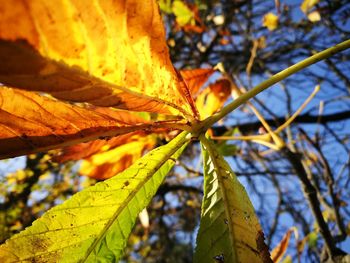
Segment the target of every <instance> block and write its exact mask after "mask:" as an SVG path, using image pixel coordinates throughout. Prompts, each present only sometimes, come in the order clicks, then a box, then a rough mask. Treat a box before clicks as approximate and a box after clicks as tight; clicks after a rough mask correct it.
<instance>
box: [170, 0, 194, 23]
mask: <svg viewBox="0 0 350 263" xmlns="http://www.w3.org/2000/svg"><path fill="white" fill-rule="evenodd" d="M172 10H173V13H174V15H175V17H176V22H177V23H178V24H179V25H180V26H184V25H187V24H190V25H194V24H195V19H194V14H193V12H192V10H191V9H190V8H189V7H188V6H187V5H186V4H185V3H184V1H182V0H175V1H174V2H173V5H172Z"/></svg>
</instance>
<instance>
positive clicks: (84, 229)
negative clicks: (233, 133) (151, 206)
mask: <svg viewBox="0 0 350 263" xmlns="http://www.w3.org/2000/svg"><path fill="white" fill-rule="evenodd" d="M186 137H187V134H186V133H183V134H181V135H179V136H178V137H176V138H175V139H174V140H172V141H171V142H170V143H169V144H168V145H165V146H162V147H159V148H157V149H155V150H153V151H151V152H150V153H148V154H147V155H145V156H144V157H143V158H142V159H140V160H139V161H138V162H137V163H135V164H134V165H132V166H131V167H130V168H129V169H127V170H125V171H124V172H123V173H121V174H119V175H118V176H115V177H113V178H111V179H109V180H106V181H104V182H101V183H98V184H96V185H95V186H92V187H89V188H87V189H85V190H83V191H82V192H79V193H78V194H76V195H74V196H73V197H72V198H71V199H69V200H67V201H66V202H64V203H63V204H62V205H58V206H56V207H55V208H53V209H51V210H49V211H48V212H46V213H45V214H44V215H43V216H42V217H41V218H40V219H38V220H36V221H35V222H34V223H33V225H32V226H31V227H29V228H27V229H26V230H24V231H22V232H21V233H20V234H18V235H15V236H13V237H12V238H11V239H9V240H7V241H6V243H5V244H4V245H2V246H0V262H4V263H6V262H19V261H22V262H23V261H27V262H42V261H45V262H118V259H119V257H120V256H121V254H122V252H123V249H124V246H125V244H126V242H127V239H128V236H129V234H130V231H131V229H132V227H133V225H134V223H135V220H136V218H137V216H138V214H139V213H140V212H141V211H142V210H143V209H144V207H146V206H147V204H148V203H149V202H150V200H151V198H152V196H153V195H154V194H155V193H156V191H157V189H158V187H159V185H160V184H161V183H162V181H163V179H164V177H165V176H166V174H167V173H168V172H169V170H170V169H171V167H172V166H173V165H174V163H175V159H176V158H177V157H178V156H179V154H180V153H181V151H182V149H183V145H184V144H185V143H186V141H187V139H186Z"/></svg>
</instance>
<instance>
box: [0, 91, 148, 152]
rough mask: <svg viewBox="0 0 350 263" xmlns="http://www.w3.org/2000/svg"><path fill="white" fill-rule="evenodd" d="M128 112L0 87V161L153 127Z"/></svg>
mask: <svg viewBox="0 0 350 263" xmlns="http://www.w3.org/2000/svg"><path fill="white" fill-rule="evenodd" d="M129 115H130V114H129V113H127V112H116V113H115V114H108V115H107V114H104V113H100V112H98V110H91V109H88V108H83V107H78V106H74V105H71V104H68V103H64V102H61V101H56V100H53V99H50V98H48V97H44V96H40V95H38V94H35V93H32V92H28V91H23V90H17V89H12V88H7V87H0V158H9V157H14V156H18V155H23V154H29V153H34V152H41V151H47V150H50V149H55V148H61V147H65V146H69V145H73V144H76V143H81V142H85V141H89V140H95V139H98V138H99V137H111V136H116V135H119V134H124V133H128V132H133V131H135V130H140V129H152V128H153V127H154V126H153V125H154V124H152V123H146V122H142V121H141V120H140V118H135V119H134V121H132V118H131V117H130V116H129Z"/></svg>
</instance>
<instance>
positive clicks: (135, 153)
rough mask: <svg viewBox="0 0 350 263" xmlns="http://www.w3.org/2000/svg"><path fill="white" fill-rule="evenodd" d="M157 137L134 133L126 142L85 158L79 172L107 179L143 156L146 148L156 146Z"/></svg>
mask: <svg viewBox="0 0 350 263" xmlns="http://www.w3.org/2000/svg"><path fill="white" fill-rule="evenodd" d="M155 139H156V138H155V137H154V136H152V135H149V136H144V135H143V136H142V135H134V136H132V137H130V139H129V140H128V141H126V142H125V143H124V144H122V145H119V146H118V147H115V148H113V149H108V150H104V151H103V150H102V151H101V152H100V153H97V154H94V155H92V156H91V157H89V158H85V159H84V160H83V161H82V163H81V166H80V169H79V173H80V174H81V175H87V176H89V177H92V178H95V179H107V178H110V177H112V176H114V175H116V174H117V173H119V172H121V171H123V170H125V169H126V168H128V167H129V166H130V165H131V164H133V163H134V162H135V161H136V160H138V159H139V158H141V156H142V155H143V154H144V152H145V151H146V150H150V149H152V148H154V145H155V143H156V140H155Z"/></svg>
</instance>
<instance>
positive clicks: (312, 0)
mask: <svg viewBox="0 0 350 263" xmlns="http://www.w3.org/2000/svg"><path fill="white" fill-rule="evenodd" d="M318 2H320V0H304V1H303V2H302V4H301V5H300V9H301V11H303V12H304V13H305V14H306V13H307V12H308V11H309V10H310V9H311V8H313V7H314V6H315V5H316V4H317V3H318Z"/></svg>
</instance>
